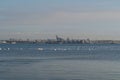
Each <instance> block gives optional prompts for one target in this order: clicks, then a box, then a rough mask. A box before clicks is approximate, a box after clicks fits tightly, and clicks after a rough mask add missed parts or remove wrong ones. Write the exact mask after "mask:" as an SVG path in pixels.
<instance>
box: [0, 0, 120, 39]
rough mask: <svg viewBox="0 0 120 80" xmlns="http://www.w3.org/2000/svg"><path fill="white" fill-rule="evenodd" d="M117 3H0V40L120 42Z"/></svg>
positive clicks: (115, 0) (41, 0)
mask: <svg viewBox="0 0 120 80" xmlns="http://www.w3.org/2000/svg"><path fill="white" fill-rule="evenodd" d="M119 3H120V0H0V40H2V39H9V38H16V39H27V38H29V39H47V38H55V35H58V36H60V37H63V38H67V37H70V38H74V39H86V38H90V39H93V40H101V39H105V40H120V5H119Z"/></svg>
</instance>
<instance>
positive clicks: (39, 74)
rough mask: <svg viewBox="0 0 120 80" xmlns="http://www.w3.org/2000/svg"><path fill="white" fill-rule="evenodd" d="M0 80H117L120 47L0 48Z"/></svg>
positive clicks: (118, 45)
mask: <svg viewBox="0 0 120 80" xmlns="http://www.w3.org/2000/svg"><path fill="white" fill-rule="evenodd" d="M0 80H120V44H27V43H26V44H22V43H21V44H0Z"/></svg>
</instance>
